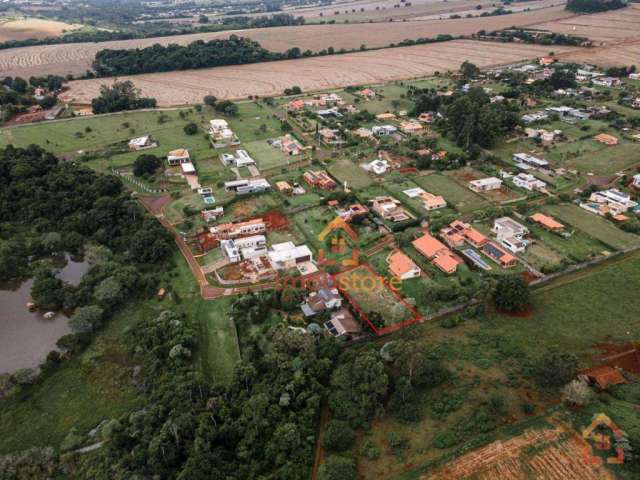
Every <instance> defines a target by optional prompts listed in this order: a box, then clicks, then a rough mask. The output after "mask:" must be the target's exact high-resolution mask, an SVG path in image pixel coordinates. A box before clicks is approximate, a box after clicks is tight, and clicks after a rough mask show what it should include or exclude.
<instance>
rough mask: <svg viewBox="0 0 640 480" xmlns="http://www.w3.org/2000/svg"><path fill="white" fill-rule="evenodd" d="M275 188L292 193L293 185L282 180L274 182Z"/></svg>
mask: <svg viewBox="0 0 640 480" xmlns="http://www.w3.org/2000/svg"><path fill="white" fill-rule="evenodd" d="M276 190H278V191H279V192H282V193H287V194H289V193H293V187H292V186H291V185H290V184H289V182H285V181H284V180H282V181H279V182H276Z"/></svg>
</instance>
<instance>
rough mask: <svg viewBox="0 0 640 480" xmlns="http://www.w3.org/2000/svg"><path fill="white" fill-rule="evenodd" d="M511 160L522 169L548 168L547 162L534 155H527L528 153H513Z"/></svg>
mask: <svg viewBox="0 0 640 480" xmlns="http://www.w3.org/2000/svg"><path fill="white" fill-rule="evenodd" d="M513 161H514V162H516V166H517V167H519V168H521V169H522V170H528V169H529V168H549V162H547V161H546V160H544V159H542V158H538V157H536V156H534V155H529V154H528V153H514V154H513Z"/></svg>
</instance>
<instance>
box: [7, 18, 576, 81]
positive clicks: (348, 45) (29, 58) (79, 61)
mask: <svg viewBox="0 0 640 480" xmlns="http://www.w3.org/2000/svg"><path fill="white" fill-rule="evenodd" d="M568 15H570V14H568V12H566V11H565V10H563V7H561V6H558V7H550V8H544V9H539V10H535V11H531V12H521V13H514V14H512V15H501V16H494V17H483V18H479V17H478V18H461V19H450V20H425V21H413V22H393V23H361V24H334V25H305V26H298V27H274V28H260V29H252V30H235V31H227V32H213V33H199V34H190V35H179V36H173V37H158V38H147V39H140V40H122V41H113V42H100V43H74V44H66V45H45V46H38V47H24V48H12V49H7V50H2V51H0V71H2V72H3V74H4V75H11V76H21V77H24V78H28V77H30V76H32V75H43V74H48V73H52V74H54V73H55V74H59V75H66V74H76V75H77V74H83V73H85V72H86V70H87V69H90V68H91V64H92V62H93V59H94V57H95V55H96V53H97V52H98V51H100V50H103V49H107V48H109V49H128V48H142V47H148V46H151V45H153V44H156V43H160V44H163V45H167V44H183V45H184V44H188V43H191V42H194V41H196V40H212V39H215V38H224V37H226V36H229V35H231V34H236V35H241V36H247V37H250V38H252V39H254V40H256V41H257V42H259V43H260V44H261V45H262V46H263V47H265V48H267V49H269V50H273V51H277V52H284V51H285V50H287V49H289V48H292V47H298V48H300V49H301V50H312V51H320V50H323V49H326V48H328V47H330V46H331V47H334V48H335V49H336V50H339V49H342V48H344V49H358V48H360V46H361V45H363V44H364V45H366V46H367V47H382V46H387V45H389V44H391V43H398V42H400V41H402V40H405V39H408V38H411V39H415V38H420V37H430V38H431V37H436V36H437V35H439V34H451V35H470V34H472V33H476V32H478V31H479V30H482V29H488V30H495V29H501V28H507V27H510V26H512V25H531V24H536V23H541V22H549V21H551V20H554V19H559V18H565V17H567V16H568ZM556 50H557V49H556Z"/></svg>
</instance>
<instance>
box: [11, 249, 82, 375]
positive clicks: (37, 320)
mask: <svg viewBox="0 0 640 480" xmlns="http://www.w3.org/2000/svg"><path fill="white" fill-rule="evenodd" d="M63 263H64V262H63ZM89 267H90V265H89V264H88V263H87V262H84V261H79V262H76V261H73V260H71V259H69V260H68V261H67V264H66V265H65V266H64V267H63V268H61V270H60V272H59V274H58V275H57V276H58V278H60V279H62V280H64V281H65V282H68V283H70V284H72V285H77V284H78V283H79V282H80V279H81V278H82V276H83V275H84V274H85V272H86V271H87V270H88V269H89ZM32 283H33V281H32V280H27V281H26V282H22V283H21V284H19V283H14V284H6V283H4V284H0V374H1V373H6V372H15V371H16V370H18V369H20V368H33V367H37V366H38V364H39V363H40V362H42V361H43V360H44V359H45V358H46V356H47V354H48V353H49V352H50V351H51V350H55V349H56V341H57V340H58V339H59V338H60V337H62V336H63V335H66V334H67V333H69V332H70V330H69V325H68V318H67V317H66V316H65V315H64V313H57V314H56V315H55V316H54V317H53V318H51V319H46V318H44V316H43V313H45V312H42V311H34V312H30V311H29V310H28V309H27V307H26V304H27V302H30V301H31V296H30V292H31V285H32Z"/></svg>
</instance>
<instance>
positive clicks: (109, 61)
mask: <svg viewBox="0 0 640 480" xmlns="http://www.w3.org/2000/svg"><path fill="white" fill-rule="evenodd" d="M283 58H287V55H286V54H280V53H274V52H270V51H269V50H267V49H265V48H262V47H261V46H260V44H259V43H258V42H256V41H254V40H251V39H249V38H245V37H238V36H236V35H231V36H230V37H229V38H228V39H216V40H210V41H208V42H205V41H203V40H200V41H197V42H193V43H190V44H189V45H176V44H171V45H166V46H163V45H160V44H155V45H152V46H150V47H146V48H136V49H122V50H111V49H105V50H100V51H99V52H98V53H97V54H96V58H95V60H94V62H93V69H94V70H95V72H96V74H97V75H99V76H113V75H134V74H138V73H152V72H168V71H172V70H189V69H194V68H209V67H219V66H223V65H241V64H246V63H257V62H267V61H270V60H280V59H283Z"/></svg>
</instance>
